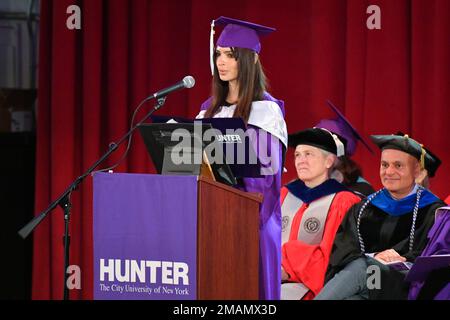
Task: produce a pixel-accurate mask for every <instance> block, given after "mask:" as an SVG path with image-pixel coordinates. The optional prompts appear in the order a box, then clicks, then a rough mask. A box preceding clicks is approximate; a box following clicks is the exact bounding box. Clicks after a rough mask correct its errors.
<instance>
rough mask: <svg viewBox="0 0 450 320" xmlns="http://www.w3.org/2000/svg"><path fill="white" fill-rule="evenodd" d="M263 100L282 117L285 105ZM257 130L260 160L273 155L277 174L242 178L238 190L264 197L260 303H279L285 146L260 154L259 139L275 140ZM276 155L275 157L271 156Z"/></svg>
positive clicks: (272, 145) (273, 145)
mask: <svg viewBox="0 0 450 320" xmlns="http://www.w3.org/2000/svg"><path fill="white" fill-rule="evenodd" d="M264 100H266V101H273V102H275V103H277V104H278V106H279V107H280V109H281V111H282V113H283V117H284V115H285V112H284V102H283V101H281V100H277V99H275V98H273V97H272V96H271V95H269V94H268V93H266V94H265V95H264ZM210 103H211V98H209V99H208V100H206V101H205V102H204V103H203V104H202V106H201V110H206V109H207V108H208V107H209V106H210ZM248 127H249V128H252V129H254V131H253V132H254V133H255V134H253V135H250V140H251V142H252V145H253V147H254V150H255V152H256V155H257V156H258V158H259V157H260V156H261V155H264V154H266V155H271V158H272V161H274V162H276V165H277V170H276V171H275V172H276V173H275V174H273V175H266V176H264V177H261V178H243V179H242V184H241V185H239V186H238V189H240V190H243V191H246V192H257V193H261V194H262V195H263V196H264V198H263V202H262V204H261V207H260V211H259V299H261V300H279V299H280V290H281V204H280V190H281V187H282V185H281V174H282V170H283V164H282V153H283V152H284V151H283V144H282V143H281V142H280V140H278V139H277V138H275V137H274V138H273V139H267V140H266V141H268V143H267V151H266V150H265V151H264V153H263V152H261V151H259V150H257V146H258V144H259V141H260V137H261V136H262V135H264V134H267V135H268V136H272V135H271V134H270V133H268V132H267V131H265V130H263V129H262V128H259V127H257V126H254V125H248ZM272 152H274V154H272Z"/></svg>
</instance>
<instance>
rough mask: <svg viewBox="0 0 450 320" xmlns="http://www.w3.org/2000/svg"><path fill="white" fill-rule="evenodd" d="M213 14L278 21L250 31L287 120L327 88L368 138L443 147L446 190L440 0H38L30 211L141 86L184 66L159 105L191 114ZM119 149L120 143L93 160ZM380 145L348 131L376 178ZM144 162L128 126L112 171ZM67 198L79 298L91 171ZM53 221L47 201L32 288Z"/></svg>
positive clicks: (58, 222) (445, 58)
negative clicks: (74, 20) (127, 140)
mask: <svg viewBox="0 0 450 320" xmlns="http://www.w3.org/2000/svg"><path fill="white" fill-rule="evenodd" d="M72 4H76V5H79V6H80V8H81V19H82V24H81V30H69V29H67V28H66V19H67V18H68V16H69V14H67V13H66V9H67V7H68V6H70V5H72ZM374 4H375V5H378V6H379V7H380V9H381V30H368V29H367V27H366V19H367V18H368V16H369V15H368V14H367V13H366V9H367V7H368V6H369V5H374ZM220 15H224V16H230V17H234V18H238V19H243V20H249V21H253V22H257V23H261V24H264V25H267V26H273V27H275V28H277V32H275V33H273V34H272V35H270V36H268V37H266V38H264V39H262V51H261V61H262V63H263V65H264V67H265V70H266V74H267V76H268V78H269V80H270V84H271V87H270V88H271V89H270V91H271V92H272V94H273V95H274V96H275V97H277V98H280V99H283V100H285V103H286V121H287V124H288V131H289V132H295V131H297V130H301V129H304V128H306V127H311V126H313V125H315V124H316V123H317V122H318V121H319V120H320V119H321V118H323V117H331V116H333V113H332V112H331V111H330V110H329V109H328V107H327V106H326V104H325V100H326V99H330V100H331V101H333V102H334V103H335V104H336V105H337V106H339V107H340V108H341V109H342V110H343V112H344V114H345V115H346V116H347V117H348V119H349V120H350V121H351V122H352V123H353V124H354V126H355V127H356V128H357V129H358V130H359V131H360V133H361V134H363V135H364V136H365V137H367V140H368V135H370V134H388V133H394V132H396V131H397V130H401V131H404V132H406V133H409V134H410V135H411V136H412V137H414V138H416V139H417V140H419V141H421V142H422V143H424V145H425V146H426V147H429V148H430V149H431V150H432V151H433V152H435V153H436V154H437V155H438V156H439V157H440V158H441V159H442V161H443V165H442V166H441V168H440V169H439V170H438V172H437V176H436V177H435V178H433V179H432V180H431V184H432V185H431V189H432V191H434V192H435V193H436V194H437V195H439V196H440V197H445V196H446V195H447V194H449V193H450V191H449V188H448V177H449V173H450V151H449V149H448V147H447V145H448V143H447V139H448V134H447V132H446V129H447V126H446V125H447V123H448V120H449V119H450V111H449V110H450V109H449V108H448V106H447V104H448V101H449V100H450V76H449V71H450V62H449V61H450V43H449V41H448V34H449V31H450V2H449V1H446V0H434V1H426V0H413V1H406V0H398V1H388V0H384V1H382V0H378V1H370V2H369V1H364V0H361V1H359V0H348V1H345V0H342V1H335V0H314V1H312V0H301V1H297V0H292V1H258V0H240V1H237V0H230V1H227V2H226V4H225V5H219V4H218V3H216V2H213V1H207V0H192V1H176V0H171V1H165V0H164V1H163V0H160V1H156V0H154V1H146V0H133V1H126V0H108V1H106V0H103V1H102V0H89V1H87V0H86V1H73V0H70V1H69V0H58V1H52V0H42V1H41V19H40V24H41V27H40V50H39V93H38V103H39V110H38V120H37V121H38V123H37V137H38V138H37V139H38V141H37V143H38V148H37V164H36V166H37V167H36V168H37V170H36V172H37V174H36V213H39V212H41V211H42V210H44V209H46V208H47V206H48V205H49V204H50V203H51V202H52V201H53V200H55V199H56V198H57V197H58V196H59V195H60V194H61V193H62V192H63V191H64V189H65V188H66V187H67V186H68V185H69V183H70V182H71V181H73V180H74V179H75V178H76V177H77V176H79V175H80V174H82V173H83V172H84V171H85V170H86V169H87V168H88V167H90V166H91V165H92V164H93V163H94V162H95V161H96V160H97V159H98V158H99V157H100V156H101V155H102V154H103V153H104V152H106V150H107V148H108V145H109V143H110V142H112V141H117V140H118V139H119V138H120V137H121V136H122V135H123V134H124V133H125V132H126V131H127V130H128V128H129V126H130V120H131V115H132V113H133V111H134V108H135V107H136V106H137V104H138V103H139V102H140V101H141V100H142V99H144V98H145V97H147V96H148V95H149V94H150V93H152V92H155V91H157V90H158V89H161V88H163V87H166V86H168V85H171V84H173V83H175V82H177V81H179V80H181V79H182V78H183V77H184V76H186V75H192V76H194V77H195V79H196V85H195V87H194V88H192V89H190V90H184V91H180V92H177V93H173V94H172V95H170V96H169V97H168V99H167V101H166V104H165V106H164V107H163V109H162V110H160V111H158V114H171V115H176V116H188V117H193V116H195V115H196V114H197V112H198V109H199V106H200V104H201V102H202V101H203V100H204V99H206V98H207V97H208V95H209V92H210V81H211V75H210V70H209V56H208V55H209V30H210V27H209V24H210V22H211V20H212V19H214V18H216V17H218V16H220ZM218 34H219V33H218V32H217V33H216V38H217V36H218ZM151 107H152V104H151V103H148V104H147V105H145V107H144V108H143V110H141V112H139V113H138V116H137V119H140V118H141V117H142V116H143V115H144V114H145V112H146V111H148V110H149V109H150V108H151ZM372 146H373V149H374V150H375V149H376V147H375V146H374V145H373V144H372ZM124 151H125V146H121V147H120V148H119V150H118V151H117V152H115V153H114V154H113V156H112V157H111V158H110V159H109V160H108V161H107V163H105V164H104V165H103V166H102V167H103V168H105V167H107V166H109V165H112V164H114V163H115V162H116V161H117V160H118V159H119V158H120V157H121V156H122V154H123V152H124ZM379 154H380V153H379V151H378V150H375V153H374V154H371V153H370V152H368V151H367V150H366V149H365V148H364V147H363V146H361V145H360V146H359V147H358V150H357V153H356V155H355V160H356V161H357V162H359V163H360V164H361V166H362V168H363V171H364V176H365V177H366V178H367V179H368V180H369V181H370V182H371V183H372V184H373V185H374V186H375V187H376V188H379V187H380V186H381V184H380V181H379V176H378V166H379ZM292 159H293V155H292V151H291V150H290V151H289V152H288V156H287V162H286V167H287V169H288V172H287V173H286V174H285V175H284V178H283V179H284V181H285V182H287V181H289V180H291V179H293V178H295V170H294V166H293V161H292ZM153 170H154V169H153V166H152V165H151V161H150V158H149V156H148V155H147V152H146V150H145V147H144V145H143V142H142V139H141V138H140V136H139V134H135V135H134V136H133V140H132V146H131V149H130V152H129V154H128V156H127V158H126V159H125V160H124V161H123V162H122V163H121V164H120V166H118V167H117V168H116V169H115V171H120V172H154V171H153ZM71 200H72V205H73V206H72V215H71V222H70V233H71V247H70V263H71V264H76V265H79V266H80V268H81V276H82V282H81V284H82V288H81V290H71V292H70V297H71V298H72V299H92V285H93V284H92V279H93V275H92V263H93V262H92V204H91V202H92V185H91V180H90V177H88V178H87V179H85V180H84V181H83V183H82V184H81V185H80V186H79V188H78V189H77V190H76V191H74V192H73V194H72V198H71ZM63 227H64V222H63V214H62V210H61V209H60V208H58V209H55V210H54V211H53V212H52V213H51V214H50V215H49V216H47V218H46V219H45V220H44V221H43V222H42V223H41V224H40V225H39V226H38V227H37V228H36V229H35V231H34V259H33V260H34V261H33V298H34V299H61V298H62V294H63V257H64V256H63V245H62V244H63V242H62V236H63V231H64V228H63Z"/></svg>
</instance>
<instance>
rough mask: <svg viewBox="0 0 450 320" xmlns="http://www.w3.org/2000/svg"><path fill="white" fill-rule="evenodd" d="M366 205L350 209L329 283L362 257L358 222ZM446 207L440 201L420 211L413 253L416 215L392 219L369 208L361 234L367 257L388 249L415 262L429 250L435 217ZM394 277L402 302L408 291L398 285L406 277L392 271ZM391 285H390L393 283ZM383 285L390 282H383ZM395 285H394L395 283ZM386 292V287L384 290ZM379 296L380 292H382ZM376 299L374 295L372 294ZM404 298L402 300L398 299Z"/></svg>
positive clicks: (330, 267)
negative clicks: (428, 242) (427, 245)
mask: <svg viewBox="0 0 450 320" xmlns="http://www.w3.org/2000/svg"><path fill="white" fill-rule="evenodd" d="M363 203H364V201H362V202H360V203H358V204H355V205H354V206H353V207H352V208H350V210H349V212H348V213H347V215H346V216H345V218H344V220H343V221H342V223H341V225H340V226H339V229H338V232H337V234H336V237H335V240H334V243H333V250H332V253H331V256H330V261H329V265H328V269H327V273H326V280H325V281H329V280H330V279H331V278H332V277H333V276H334V275H335V274H336V273H337V272H339V271H340V270H342V269H343V268H344V267H345V266H346V265H347V264H348V263H349V262H351V261H353V260H355V259H357V258H359V257H362V256H363V254H362V253H361V249H360V244H359V241H358V237H357V229H356V224H357V218H358V213H359V210H360V209H361V206H362V205H363ZM442 206H445V203H444V202H443V201H441V200H437V201H435V202H433V203H431V204H429V205H427V206H424V207H422V208H420V209H419V210H418V213H417V220H416V228H415V234H414V244H413V250H412V251H411V252H409V234H410V231H411V224H412V216H413V215H412V211H411V212H410V213H406V214H404V215H401V216H391V215H389V214H387V213H386V212H384V211H382V210H381V209H379V208H377V207H375V206H374V205H372V204H369V205H367V207H366V209H365V210H364V212H363V214H362V217H361V223H360V232H361V236H362V238H363V239H364V245H365V252H366V253H378V252H381V251H384V250H387V249H394V250H395V251H397V252H398V253H399V254H400V255H401V256H403V257H405V258H406V259H407V260H408V261H410V262H414V260H415V258H416V257H417V256H419V255H420V253H421V252H422V251H423V249H424V248H425V245H426V242H427V234H428V231H429V229H430V228H431V226H432V225H433V223H434V218H435V216H434V214H435V211H436V209H437V208H439V207H442ZM382 270H383V275H382V277H383V276H384V277H386V276H387V274H389V273H390V271H391V270H390V269H389V268H384V269H382ZM392 272H393V274H392V276H393V277H394V278H395V279H396V280H397V285H398V286H399V290H400V291H401V295H402V297H401V298H404V297H405V294H407V291H404V290H406V289H407V288H406V287H405V288H400V287H402V285H401V284H399V282H398V281H401V280H403V278H404V274H400V273H399V272H398V271H395V270H392ZM389 282H390V281H389ZM383 283H386V281H383V280H382V289H383ZM392 285H394V283H392ZM384 287H385V289H388V288H386V286H384ZM378 293H379V292H378ZM391 293H392V294H393V295H398V294H400V293H399V291H395V292H391ZM370 296H371V297H372V294H370ZM398 298H400V297H398Z"/></svg>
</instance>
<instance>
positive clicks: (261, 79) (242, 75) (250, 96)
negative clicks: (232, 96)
mask: <svg viewBox="0 0 450 320" xmlns="http://www.w3.org/2000/svg"><path fill="white" fill-rule="evenodd" d="M231 51H232V53H233V56H234V59H236V61H237V62H238V79H237V82H238V85H239V93H238V101H237V105H236V110H235V111H234V114H233V117H234V118H238V117H240V118H242V119H244V121H245V122H247V121H248V118H249V116H250V111H251V105H252V102H253V101H258V100H262V99H263V95H264V92H265V91H266V76H265V75H264V71H263V68H262V65H261V62H260V61H259V60H260V59H259V57H258V59H257V61H256V63H255V54H256V53H255V52H253V51H252V50H250V49H245V48H231ZM217 57H218V55H217V54H216V53H215V52H214V76H213V81H212V102H211V106H210V107H209V108H208V110H207V111H206V113H205V118H211V117H213V116H214V114H216V113H217V111H219V108H220V107H221V106H223V105H225V104H226V99H227V96H228V81H222V80H220V77H219V71H218V70H217V64H216V61H217Z"/></svg>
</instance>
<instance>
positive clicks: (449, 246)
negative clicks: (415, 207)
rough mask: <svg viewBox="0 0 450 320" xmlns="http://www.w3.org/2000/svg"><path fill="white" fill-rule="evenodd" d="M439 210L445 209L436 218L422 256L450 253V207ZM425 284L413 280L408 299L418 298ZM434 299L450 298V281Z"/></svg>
mask: <svg viewBox="0 0 450 320" xmlns="http://www.w3.org/2000/svg"><path fill="white" fill-rule="evenodd" d="M439 210H443V212H442V213H441V214H440V215H439V216H438V217H437V218H436V221H435V222H434V224H433V227H431V229H430V231H429V232H428V241H429V242H428V244H427V246H426V247H425V249H424V250H423V252H422V254H421V256H431V255H443V254H450V207H444V208H441V209H439ZM423 285H424V282H423V281H420V282H419V281H417V282H413V283H412V284H411V286H410V289H409V295H408V299H409V300H415V299H417V296H418V295H419V292H420V290H421V289H422V287H423ZM434 299H435V300H450V282H449V283H448V284H447V285H446V286H445V287H444V288H442V290H440V291H439V292H438V294H437V295H436V296H435V297H434Z"/></svg>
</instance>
